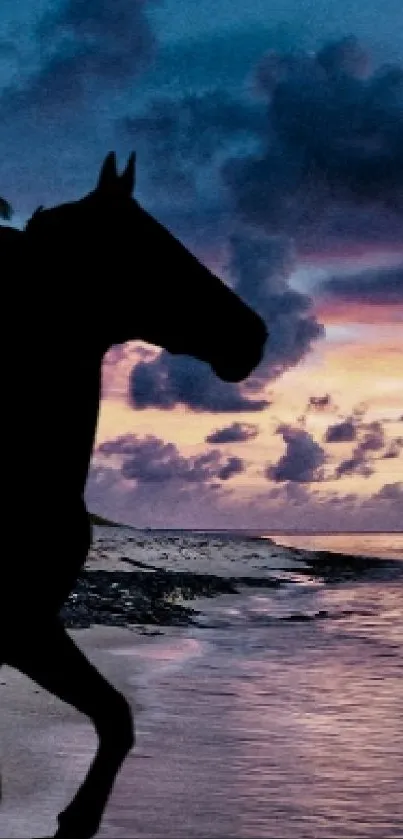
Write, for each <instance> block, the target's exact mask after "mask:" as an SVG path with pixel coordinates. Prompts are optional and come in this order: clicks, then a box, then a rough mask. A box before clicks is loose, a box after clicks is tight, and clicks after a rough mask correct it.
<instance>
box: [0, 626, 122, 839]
mask: <svg viewBox="0 0 403 839" xmlns="http://www.w3.org/2000/svg"><path fill="white" fill-rule="evenodd" d="M10 636H11V637H12V638H13V642H12V648H11V649H10V650H9V649H8V648H7V656H6V660H7V664H10V665H11V666H12V667H14V668H16V669H18V670H19V671H20V672H22V673H25V674H26V675H27V676H29V678H30V679H32V680H33V681H35V682H36V683H37V684H38V685H40V686H41V687H43V688H44V689H45V690H47V691H49V692H50V693H52V694H54V695H55V696H57V697H58V698H59V699H61V700H63V702H66V703H67V704H68V705H72V706H73V707H74V708H76V709H77V710H78V711H80V712H81V713H82V714H85V715H86V716H87V717H89V719H90V720H91V721H92V722H93V724H94V726H95V729H96V732H97V735H98V749H97V752H96V755H95V758H94V759H93V762H92V764H91V766H90V768H89V770H88V772H87V775H86V777H85V779H84V781H83V783H82V785H81V787H80V788H79V790H78V792H77V793H76V795H75V796H74V798H73V800H72V801H71V802H70V804H69V805H68V806H67V807H66V809H65V810H64V811H63V812H62V813H60V814H59V816H58V822H59V828H58V830H57V832H56V834H55V836H56V837H57V838H58V839H67V837H69V839H70V837H73V836H74V837H75V838H76V839H90V837H92V836H94V834H95V833H96V832H97V830H98V828H99V825H100V823H101V819H102V815H103V812H104V810H105V806H106V804H107V801H108V798H109V795H110V793H111V790H112V787H113V784H114V781H115V778H116V775H117V773H118V771H119V768H120V766H121V764H122V763H123V761H124V759H125V757H126V756H127V754H128V752H129V751H130V749H131V748H132V746H133V744H134V727H133V718H132V713H131V709H130V706H129V704H128V702H127V700H126V699H125V698H124V696H122V694H121V693H119V692H118V691H117V690H116V688H114V687H113V686H112V685H110V684H109V682H107V680H106V679H105V678H104V676H102V675H101V674H100V673H99V672H98V670H97V669H96V668H95V667H94V666H93V665H92V664H91V663H90V662H89V661H88V659H87V658H86V657H85V655H84V653H83V652H82V651H81V650H80V649H79V648H78V647H77V646H76V644H75V643H74V641H73V640H72V638H71V637H70V635H69V634H68V633H67V631H66V629H65V628H64V626H63V624H62V623H61V622H60V620H59V619H58V618H49V619H42V620H41V621H40V623H39V622H38V620H37V619H32V621H31V622H30V623H29V625H27V626H26V628H25V631H23V630H22V628H21V626H20V627H19V630H18V635H17V630H14V631H12V632H11V633H10Z"/></svg>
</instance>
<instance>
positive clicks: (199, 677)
mask: <svg viewBox="0 0 403 839" xmlns="http://www.w3.org/2000/svg"><path fill="white" fill-rule="evenodd" d="M254 535H256V534H254ZM265 535H266V536H268V537H269V538H272V539H273V538H274V539H275V540H277V542H278V540H279V538H284V539H287V541H291V538H290V537H288V536H287V537H285V536H283V537H279V536H275V535H274V534H265ZM352 536H353V537H354V540H355V541H354V550H353V541H352ZM305 538H309V539H311V538H312V537H299V536H298V537H295V540H294V538H292V542H293V547H298V548H299V549H302V548H304V550H305V549H306V551H307V553H306V560H307V559H308V557H309V554H308V552H309V551H310V550H312V548H313V547H316V548H317V549H323V550H331V549H335V548H336V549H337V550H339V551H342V552H343V553H344V552H347V553H357V554H359V555H362V554H363V553H365V551H364V548H365V550H366V551H367V553H368V555H369V553H370V552H371V554H372V555H380V556H382V557H385V559H384V564H382V565H381V567H380V568H377V569H373V570H371V569H370V568H368V569H367V570H366V571H365V570H364V571H357V572H356V573H354V572H352V573H351V574H350V575H349V576H348V577H345V576H343V574H340V576H339V577H338V576H337V574H336V575H334V576H333V578H332V579H331V581H330V580H329V579H326V575H325V574H321V573H320V569H319V570H317V571H316V572H315V573H306V570H307V569H306V560H304V554H299V555H298V557H297V558H296V555H295V553H294V552H293V550H292V547H291V548H288V547H281V546H279V547H276V545H273V544H272V543H271V542H269V541H268V540H267V539H266V540H265V539H261V540H259V541H257V540H256V539H253V540H252V541H250V542H248V540H245V539H244V538H242V537H241V535H240V534H239V535H236V534H232V535H228V537H227V538H226V539H222V540H220V539H219V538H218V536H217V534H216V535H214V534H209V535H204V536H203V537H202V536H201V535H200V534H188V533H187V534H181V533H179V532H175V533H174V532H170V533H169V532H165V533H162V532H160V533H156V532H154V533H150V532H149V533H148V534H146V536H144V534H140V533H138V534H136V532H135V531H130V530H128V529H109V528H99V529H97V530H96V541H95V544H94V549H93V554H94V556H96V555H97V554H99V556H101V557H103V558H104V560H105V558H106V560H107V559H108V557H111V558H112V557H113V558H115V559H116V557H119V556H123V555H124V556H126V557H129V558H131V559H133V558H136V557H137V559H141V561H144V560H145V559H146V558H147V556H148V557H150V563H151V564H152V562H153V561H154V560H156V559H157V558H158V557H160V558H162V560H163V561H164V562H167V564H169V566H170V567H175V564H176V562H179V559H180V561H181V563H185V564H186V562H187V561H189V565H190V566H192V565H193V566H194V565H195V563H197V561H198V557H200V556H201V555H203V561H204V564H208V565H209V567H210V571H212V572H213V571H214V567H215V566H216V567H217V568H218V567H219V568H220V570H221V571H222V570H223V569H224V571H225V569H226V568H228V569H229V572H230V571H231V569H234V568H237V569H238V568H239V567H242V562H241V559H242V558H243V559H244V561H245V566H247V567H248V568H250V570H251V571H252V570H253V569H254V568H257V569H258V572H259V575H261V574H262V573H263V572H265V573H267V575H268V576H270V578H271V579H273V578H274V579H276V580H277V582H278V585H277V586H276V587H270V588H261V587H260V588H257V587H255V588H253V587H251V586H241V587H240V591H239V594H237V595H225V596H222V597H219V598H213V599H208V600H207V599H203V600H200V601H197V602H196V604H194V603H193V602H192V603H191V605H196V606H197V607H198V608H199V610H200V614H199V616H198V618H197V625H195V626H192V627H180V628H179V627H176V628H167V629H164V630H163V631H162V634H161V635H160V636H157V637H156V638H155V639H153V640H152V641H151V640H150V642H149V643H148V642H147V643H144V644H136V640H135V636H133V639H134V640H133V646H132V647H131V646H130V645H128V644H127V643H126V644H125V645H123V644H122V645H121V646H119V644H116V643H115V644H112V643H111V644H110V645H109V647H107V648H106V649H105V651H104V652H105V662H106V661H107V656H110V658H111V660H112V659H113V661H114V662H115V663H116V661H118V662H119V666H120V667H121V671H122V673H124V678H125V684H126V688H125V689H126V694H127V695H128V697H129V698H131V699H132V701H133V704H135V705H136V707H137V717H136V727H137V744H136V747H135V748H134V750H133V752H132V754H131V755H130V756H129V758H128V759H127V761H126V763H125V765H124V768H123V770H122V772H121V774H120V776H119V777H118V781H117V783H116V786H115V789H114V792H113V795H112V797H111V800H110V804H109V806H108V809H107V811H106V814H105V817H104V821H103V824H102V826H101V830H100V832H99V834H98V835H99V837H100V839H101V837H102V839H118V838H119V839H129V838H131V839H134V837H136V839H163V837H164V839H174V837H177V838H178V839H219V838H220V839H255V838H256V839H257V838H259V839H295V837H298V839H355V837H362V839H403V784H402V771H401V766H402V754H403V698H402V684H403V561H401V560H400V558H399V551H400V552H401V541H400V545H399V539H400V540H401V534H398V535H397V538H396V534H392V535H390V534H388V535H387V536H386V535H385V534H380V535H379V540H378V546H376V540H377V538H378V535H377V534H376V535H375V536H374V535H373V534H371V535H370V536H368V535H367V534H365V535H363V536H362V538H361V542H360V540H359V538H358V535H357V534H353V535H351V534H348V535H346V537H345V538H344V535H343V536H341V535H340V536H339V535H338V537H337V538H336V537H334V536H333V535H328V537H326V538H324V537H322V536H321V537H320V539H321V540H322V541H318V542H316V543H315V545H313V544H312V542H310V544H309V545H308V544H307V543H306V544H305V545H304V546H303V545H302V542H301V539H305ZM314 539H315V540H316V539H319V536H315V537H314ZM326 539H327V541H326ZM332 539H333V541H332ZM343 540H344V541H343ZM346 540H347V541H346ZM368 540H369V541H368ZM371 540H372V541H371ZM382 540H384V541H382ZM388 540H389V541H388ZM371 544H372V549H373V550H371ZM331 545H332V546H333V548H331ZM347 546H348V550H347ZM365 546H367V547H365ZM374 551H375V553H374ZM401 556H402V554H401V553H400V557H401ZM388 557H390V558H391V559H392V560H393V562H389V561H388ZM231 573H233V570H232V571H231ZM78 635H79V633H78ZM114 666H115V665H114ZM104 672H105V671H104ZM36 738H37V739H36V744H38V741H39V739H40V738H42V739H40V742H41V744H42V745H41V746H40V750H41V755H42V757H43V759H45V758H46V753H47V750H48V751H49V754H53V752H54V749H55V743H56V744H57V743H59V744H60V745H59V749H60V750H62V754H63V761H62V762H60V764H58V766H59V769H58V771H59V772H60V773H61V775H63V777H64V773H66V772H68V773H69V779H70V781H69V783H70V787H69V788H71V790H72V791H73V789H75V786H76V783H77V778H79V777H80V776H81V775H82V774H83V771H84V764H85V763H86V764H87V765H88V764H89V762H90V760H91V757H92V754H93V748H94V737H93V734H92V732H91V730H90V729H89V727H88V726H85V724H83V725H79V724H77V725H73V724H72V723H69V725H66V726H64V727H59V729H57V730H56V728H55V726H53V728H50V729H49V730H46V731H45V730H44V732H43V736H42V734H41V733H40V732H39V733H38V731H37V732H36ZM77 744H79V747H78V745H77ZM55 772H56V769H55ZM59 784H60V781H59ZM48 794H49V796H50V795H51V793H50V791H49V793H48ZM49 800H50V799H49ZM64 803H65V802H64ZM21 806H22V805H19V807H20V810H19V812H20V813H21ZM48 808H49V810H50V809H51V808H50V805H49V804H48ZM53 809H54V804H53V803H52V812H53ZM31 823H32V822H31ZM36 824H37V825H38V828H39V827H41V829H42V835H44V834H45V832H48V833H49V822H46V823H45V822H43V821H37V822H36ZM13 825H14V828H13ZM6 828H7V831H8V832H4V833H3V832H1V829H0V836H6V835H7V836H14V837H17V836H20V837H21V836H22V835H25V836H27V837H28V836H29V835H30V833H29V823H28V825H27V831H26V832H25V833H24V834H23V833H22V832H21V817H20V821H19V822H18V825H17V822H16V821H14V822H12V819H10V820H9V821H8V822H7V825H6ZM37 835H39V834H37Z"/></svg>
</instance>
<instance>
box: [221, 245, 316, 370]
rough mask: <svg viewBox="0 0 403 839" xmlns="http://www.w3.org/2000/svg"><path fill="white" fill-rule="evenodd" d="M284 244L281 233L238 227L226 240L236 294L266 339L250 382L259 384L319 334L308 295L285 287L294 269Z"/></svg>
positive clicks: (294, 359) (299, 356)
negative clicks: (263, 329) (253, 311)
mask: <svg viewBox="0 0 403 839" xmlns="http://www.w3.org/2000/svg"><path fill="white" fill-rule="evenodd" d="M294 264H295V263H294V253H293V249H292V246H291V244H290V242H288V241H287V240H286V239H284V238H281V237H267V236H265V235H264V234H259V233H253V234H252V232H250V231H246V230H245V231H242V232H239V233H237V234H234V235H232V237H231V238H230V260H229V270H230V273H231V275H232V277H233V279H234V282H233V287H234V289H235V291H236V292H237V293H238V294H239V296H240V297H241V298H242V299H243V300H245V302H246V303H248V304H249V305H250V306H252V307H253V308H255V309H256V310H257V311H258V312H259V314H260V315H261V316H262V317H263V319H264V321H265V322H266V324H267V326H268V330H269V339H268V341H267V347H266V351H265V355H264V359H263V362H262V364H261V365H260V366H259V371H258V373H257V374H255V375H254V376H252V377H251V384H253V383H255V382H256V383H259V382H260V383H261V384H264V383H266V382H267V381H269V380H272V379H275V378H277V377H278V376H280V375H281V374H282V373H284V372H285V371H286V370H288V369H289V368H290V367H294V366H295V365H297V364H298V362H299V361H301V360H302V358H304V356H305V355H306V354H307V353H308V352H309V350H310V349H311V347H312V345H313V343H314V341H316V340H317V339H318V338H321V337H323V336H324V328H323V326H322V325H321V324H320V323H318V321H317V320H316V318H315V316H314V315H313V314H312V313H311V303H312V301H311V299H310V297H308V295H306V294H302V293H301V292H298V291H295V290H294V289H291V288H290V286H289V276H290V274H291V271H292V269H293V267H294Z"/></svg>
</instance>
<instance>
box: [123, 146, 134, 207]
mask: <svg viewBox="0 0 403 839" xmlns="http://www.w3.org/2000/svg"><path fill="white" fill-rule="evenodd" d="M119 181H120V186H121V188H122V190H123V192H124V194H125V195H126V196H127V197H128V198H130V197H131V196H132V195H133V192H134V188H135V186H136V152H134V151H133V152H132V153H131V155H130V157H129V160H128V162H127V166H126V169H125V170H124V172H123V173H122V174H121V176H120V178H119Z"/></svg>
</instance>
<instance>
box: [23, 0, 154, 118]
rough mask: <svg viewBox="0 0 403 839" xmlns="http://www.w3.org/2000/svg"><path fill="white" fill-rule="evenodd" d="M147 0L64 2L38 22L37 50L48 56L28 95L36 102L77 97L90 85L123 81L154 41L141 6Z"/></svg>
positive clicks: (102, 87) (139, 68)
mask: <svg viewBox="0 0 403 839" xmlns="http://www.w3.org/2000/svg"><path fill="white" fill-rule="evenodd" d="M147 5H148V0H136V2H133V0H114V2H113V3H100V2H99V0H86V2H85V3H83V2H82V0H66V2H64V3H62V4H61V5H59V7H58V8H57V9H56V10H53V9H52V10H50V11H49V12H48V13H47V14H46V15H45V16H44V18H43V19H42V20H41V21H40V23H39V25H38V36H39V40H40V47H41V50H42V51H44V52H45V55H46V54H47V61H46V62H45V63H44V65H43V67H42V70H41V72H40V75H39V78H38V79H37V83H36V87H34V88H33V93H35V94H36V98H35V101H36V102H37V103H38V100H39V104H41V103H40V91H42V94H43V97H44V100H45V103H50V102H51V100H52V99H54V100H55V104H56V106H57V107H58V108H59V109H60V108H61V107H62V106H63V104H64V103H65V99H63V98H62V99H60V98H59V97H60V95H61V94H64V96H65V97H67V100H68V99H71V98H72V99H74V98H77V99H79V98H80V95H81V94H83V93H84V92H86V91H89V92H91V91H92V90H93V89H94V88H96V89H100V90H101V91H102V92H104V91H105V87H111V86H115V85H116V84H118V85H121V84H122V83H124V84H126V83H127V82H130V81H131V80H132V79H134V78H135V77H136V76H137V74H138V73H139V72H141V71H142V70H143V69H144V68H145V66H146V65H147V64H148V62H149V60H150V58H151V56H152V54H153V49H154V46H155V39H154V36H153V32H152V30H151V27H150V24H149V22H148V20H147V17H146V14H145V9H146V6H147Z"/></svg>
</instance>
